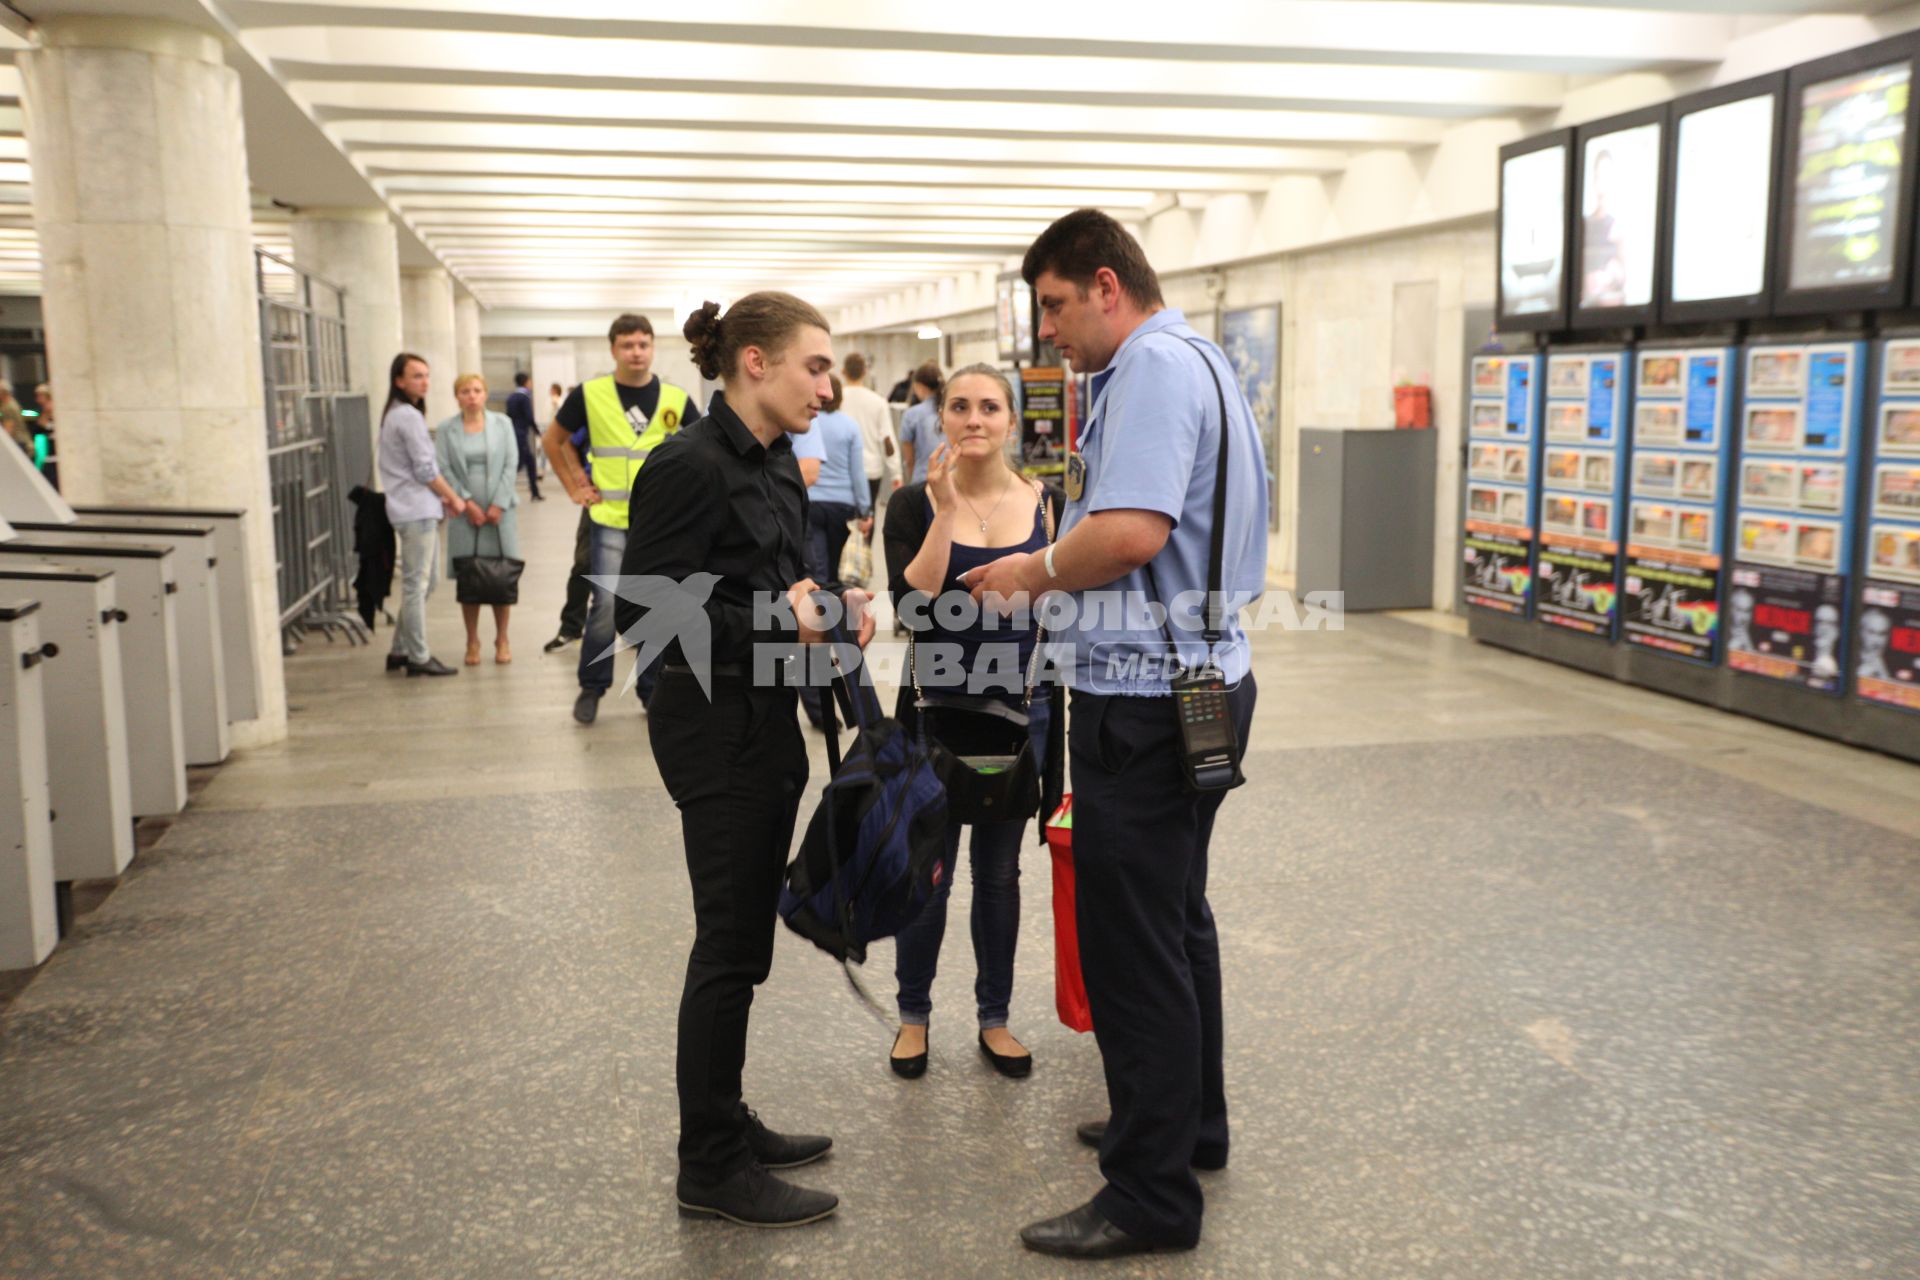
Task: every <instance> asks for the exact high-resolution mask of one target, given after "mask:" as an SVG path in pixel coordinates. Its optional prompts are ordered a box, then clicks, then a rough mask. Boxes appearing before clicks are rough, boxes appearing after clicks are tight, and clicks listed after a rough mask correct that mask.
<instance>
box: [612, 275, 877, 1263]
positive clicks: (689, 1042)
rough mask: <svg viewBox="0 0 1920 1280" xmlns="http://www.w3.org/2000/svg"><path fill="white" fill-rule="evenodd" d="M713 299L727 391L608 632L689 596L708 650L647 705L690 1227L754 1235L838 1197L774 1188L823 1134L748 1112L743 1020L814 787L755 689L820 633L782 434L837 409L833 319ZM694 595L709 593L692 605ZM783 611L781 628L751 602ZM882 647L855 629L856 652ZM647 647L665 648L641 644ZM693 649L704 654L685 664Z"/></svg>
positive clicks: (659, 509)
mask: <svg viewBox="0 0 1920 1280" xmlns="http://www.w3.org/2000/svg"><path fill="white" fill-rule="evenodd" d="M719 311H720V308H719V307H718V306H716V305H714V304H713V303H708V304H707V305H706V306H705V307H704V308H702V309H701V310H700V311H698V312H696V313H694V316H693V318H692V319H690V320H688V321H687V326H686V334H687V338H688V340H689V341H690V342H691V343H692V344H693V353H694V360H695V362H696V363H697V364H698V366H699V368H700V372H701V374H702V375H703V376H705V377H707V378H719V379H723V380H724V381H725V384H726V390H725V391H724V392H723V393H721V394H718V395H715V396H714V397H713V401H712V403H711V404H710V405H709V406H708V415H707V417H706V418H704V419H702V420H701V422H700V423H699V424H698V425H697V426H695V427H693V428H691V429H689V430H687V431H683V432H681V433H680V434H679V435H678V436H676V437H675V438H673V439H671V440H668V441H667V442H666V443H665V444H663V445H661V446H660V447H659V449H657V450H656V451H655V452H654V454H653V457H652V459H651V460H650V461H649V462H648V464H647V467H646V469H645V470H644V471H642V472H641V473H640V479H639V483H638V487H637V492H636V494H635V499H634V521H633V528H632V536H631V537H630V539H629V540H628V542H627V549H626V557H625V560H624V562H623V564H622V566H621V574H622V576H623V578H625V579H626V580H627V581H626V582H623V583H622V589H621V600H620V604H619V606H618V607H617V609H616V617H615V621H616V622H617V623H618V624H619V627H620V633H621V634H622V635H623V636H629V637H630V638H633V637H639V636H642V635H643V634H645V633H647V631H648V624H649V622H650V621H653V620H654V619H653V608H651V607H649V605H647V604H645V603H641V602H640V601H639V600H636V599H634V598H633V597H634V596H637V595H641V594H642V593H643V592H642V588H643V584H644V583H647V582H651V583H654V584H658V583H660V582H662V581H663V580H664V581H666V582H669V583H673V584H687V589H686V590H684V591H682V590H681V589H680V588H677V587H676V588H673V589H672V590H673V591H674V592H678V593H680V594H679V596H678V597H677V598H676V601H675V604H676V607H693V603H694V602H695V601H696V600H697V602H698V604H697V607H698V609H699V610H701V611H702V612H703V613H704V618H703V619H700V620H699V621H702V622H703V623H704V626H703V627H697V628H696V631H698V630H704V631H705V632H706V635H705V636H704V637H702V639H703V640H704V641H705V643H700V642H696V641H692V640H690V639H689V632H688V629H687V627H686V626H685V624H684V622H681V623H676V624H675V630H674V638H673V639H672V640H671V642H670V643H668V644H667V647H666V653H665V661H664V663H663V665H662V668H661V675H660V683H659V687H658V689H657V690H656V692H655V694H654V697H653V701H652V703H651V705H650V708H649V715H648V718H647V728H648V734H649V737H650V738H651V741H652V746H653V758H654V761H655V763H656V764H657V765H658V766H659V769H660V778H661V781H663V782H664V783H665V784H666V787H667V791H668V794H670V795H671V796H672V797H673V802H674V804H675V805H676V806H677V807H678V808H679V810H680V825H681V831H682V834H683V836H684V839H685V842H686V857H687V875H688V878H689V879H690V880H691V881H692V885H693V912H694V942H693V952H692V954H691V956H690V957H689V958H688V961H687V979H686V988H685V990H684V992H683V993H682V996H681V1000H680V1024H679V1048H678V1057H677V1064H676V1070H675V1074H676V1077H677V1080H678V1085H679V1092H680V1178H679V1182H678V1184H677V1186H676V1188H675V1194H676V1197H677V1199H678V1201H679V1205H680V1209H681V1211H682V1212H683V1213H688V1214H694V1215H711V1216H714V1217H719V1218H723V1219H726V1220H728V1221H730V1222H737V1223H741V1224H743V1225H746V1226H754V1227H790V1226H798V1225H800V1224H802V1223H807V1222H816V1221H818V1220H820V1219H821V1218H824V1217H826V1216H828V1215H829V1214H831V1213H832V1212H833V1211H834V1209H835V1208H836V1206H837V1205H838V1204H839V1201H838V1200H837V1199H836V1198H835V1197H834V1196H831V1195H828V1194H826V1193H825V1192H820V1191H809V1190H806V1189H805V1188H802V1187H797V1186H794V1185H793V1184H791V1183H788V1182H786V1181H784V1180H783V1179H781V1178H779V1177H777V1176H775V1175H774V1174H772V1173H769V1172H768V1170H769V1169H790V1168H794V1167H796V1166H798V1165H803V1164H809V1163H811V1162H813V1161H815V1160H818V1159H820V1158H821V1157H823V1156H825V1155H826V1154H827V1152H828V1149H829V1148H831V1147H832V1145H833V1142H832V1140H831V1139H829V1138H825V1137H807V1136H799V1135H793V1136H788V1135H783V1134H779V1133H775V1132H773V1131H772V1130H770V1129H768V1128H767V1127H766V1126H765V1125H763V1124H761V1123H760V1121H759V1119H758V1118H757V1117H756V1116H755V1115H754V1113H753V1112H752V1111H750V1110H748V1109H747V1106H746V1104H745V1102H744V1101H743V1100H742V1098H741V1083H740V1077H741V1070H742V1068H743V1066H744V1065H745V1062H746V1054H747V1013H748V1010H749V1009H750V1008H751V1006H752V1004H753V992H754V988H755V987H757V986H758V985H759V984H760V983H762V982H764V981H765V980H766V978H767V974H768V971H769V970H770V968H771V967H772V964H773V935H774V914H775V913H774V908H775V906H776V904H777V903H778V901H779V895H780V881H781V875H782V873H783V871H784V870H785V867H786V863H787V856H788V853H789V850H790V849H791V846H792V843H793V828H794V822H795V820H796V818H797V816H798V813H799V806H800V796H801V793H802V791H804V790H805V788H806V784H807V748H806V742H805V740H804V739H803V738H802V737H801V734H800V726H799V721H798V719H797V717H796V715H795V705H794V704H795V701H796V697H795V690H794V689H793V688H791V687H787V686H785V685H782V684H767V685H761V684H758V683H756V682H755V678H754V672H755V669H756V665H757V664H756V662H755V652H756V649H757V648H758V647H759V646H762V645H773V646H788V645H791V644H792V642H793V641H794V639H795V638H796V627H795V625H794V623H795V622H797V637H798V639H799V640H800V641H802V642H803V643H817V642H819V641H821V640H823V639H824V638H825V636H824V635H823V633H822V631H821V630H820V629H819V627H818V625H817V618H816V616H815V615H814V612H813V610H812V609H811V599H810V593H811V592H812V591H813V590H814V589H815V584H814V583H813V582H812V581H811V580H809V579H807V578H806V577H805V576H804V572H803V570H802V568H801V548H802V547H803V546H804V545H805V541H806V511H807V491H806V485H805V484H804V483H803V482H802V481H801V478H800V468H799V466H798V465H797V464H796V463H795V461H794V457H793V445H792V442H791V441H790V440H789V439H788V435H787V433H788V432H798V433H805V432H806V431H807V430H809V429H810V427H811V426H812V422H813V417H814V415H815V414H817V413H818V412H819V411H820V407H821V404H822V403H823V402H824V401H826V400H827V399H829V398H830V397H831V395H832V390H833V389H832V386H831V385H830V384H829V382H828V380H827V371H828V370H829V369H830V368H831V367H832V365H833V350H832V346H831V344H830V343H829V341H828V337H827V325H826V321H825V320H823V319H821V317H820V313H819V312H818V311H816V310H814V308H812V307H811V306H809V305H807V304H806V303H805V302H802V301H801V300H800V299H798V298H795V297H792V296H791V295H788V294H784V293H756V294H750V295H749V296H747V297H745V298H742V299H740V300H739V301H738V302H736V303H734V304H733V306H732V308H730V309H729V310H728V312H727V314H726V317H725V319H724V320H723V319H721V317H720V315H719ZM694 582H698V583H699V584H701V589H700V590H699V591H694V590H692V585H693V583H694ZM782 596H785V597H786V598H787V600H788V601H789V602H790V603H791V604H792V606H793V617H794V621H793V622H787V623H786V624H785V625H783V624H782V622H781V621H780V619H779V618H778V617H777V615H776V614H775V612H774V611H773V610H772V609H768V608H761V609H760V610H758V611H757V612H756V608H755V601H756V600H757V601H761V602H763V603H764V602H767V601H770V600H777V599H779V598H780V597H782ZM871 635H872V621H871V619H870V618H869V619H867V620H865V622H864V624H863V626H862V627H861V633H860V643H862V644H865V643H866V641H867V640H868V639H869V638H870V637H871ZM646 638H647V640H648V641H649V642H654V641H664V640H666V638H667V637H666V636H664V635H660V636H654V635H650V634H648V635H646ZM689 649H692V650H693V651H692V652H689Z"/></svg>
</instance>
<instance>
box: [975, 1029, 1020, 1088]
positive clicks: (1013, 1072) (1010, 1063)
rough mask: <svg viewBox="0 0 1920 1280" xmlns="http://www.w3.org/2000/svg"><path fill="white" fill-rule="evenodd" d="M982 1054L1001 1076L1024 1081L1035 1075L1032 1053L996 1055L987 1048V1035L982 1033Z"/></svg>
mask: <svg viewBox="0 0 1920 1280" xmlns="http://www.w3.org/2000/svg"><path fill="white" fill-rule="evenodd" d="M980 1052H981V1053H982V1054H984V1055H986V1059H987V1061H988V1062H991V1063H992V1064H993V1069H994V1070H995V1071H998V1072H999V1073H1000V1074H1001V1075H1003V1076H1007V1077H1009V1078H1010V1079H1014V1080H1024V1079H1025V1078H1026V1077H1028V1076H1030V1075H1032V1074H1033V1055H1032V1054H1030V1053H1018V1054H1010V1053H995V1052H994V1051H993V1050H992V1049H989V1048H988V1047H987V1033H986V1032H984V1031H982V1032H981V1033H980Z"/></svg>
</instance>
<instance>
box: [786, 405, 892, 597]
mask: <svg viewBox="0 0 1920 1280" xmlns="http://www.w3.org/2000/svg"><path fill="white" fill-rule="evenodd" d="M828 376H829V377H830V378H831V379H832V380H833V399H832V400H830V401H828V402H827V405H826V407H825V409H824V410H823V411H822V412H821V414H820V416H819V417H817V418H815V419H814V420H813V430H812V431H809V432H807V433H806V434H805V435H803V436H796V437H795V444H796V446H799V445H800V443H801V442H802V441H804V442H805V444H806V446H808V447H807V448H805V450H804V452H805V453H806V454H807V455H809V456H812V457H817V458H818V459H819V460H820V473H819V476H818V477H817V478H816V479H815V480H814V481H813V482H812V484H811V485H809V487H808V489H807V550H806V567H807V576H808V577H810V578H812V579H813V580H814V581H815V582H818V583H820V584H821V585H822V586H825V585H827V584H829V583H833V582H836V581H838V580H839V577H840V553H841V551H842V550H844V549H845V548H846V545H847V533H848V529H847V526H848V525H849V524H850V523H851V522H852V521H853V519H854V517H855V516H858V517H860V519H861V525H860V532H861V534H862V535H863V536H864V535H865V534H866V532H867V530H868V529H870V528H872V527H873V526H872V525H871V524H870V523H868V522H869V521H870V520H871V519H872V518H873V516H872V512H873V498H872V494H871V493H870V492H869V490H868V488H867V461H866V444H865V442H864V441H863V440H862V439H861V436H860V424H859V423H857V422H855V421H854V420H853V416H852V415H851V414H847V413H842V412H841V411H840V405H841V402H842V399H843V393H842V391H841V387H840V378H839V375H838V374H829V375H828ZM802 452H803V450H802V449H801V448H800V447H796V448H795V450H794V454H795V456H796V457H798V456H800V455H801V453H802Z"/></svg>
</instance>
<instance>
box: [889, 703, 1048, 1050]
mask: <svg viewBox="0 0 1920 1280" xmlns="http://www.w3.org/2000/svg"><path fill="white" fill-rule="evenodd" d="M1050 711H1051V708H1050V707H1049V706H1048V705H1047V699H1046V697H1045V696H1044V693H1036V695H1035V697H1034V700H1033V710H1032V713H1031V715H1030V716H1029V718H1028V722H1027V731H1028V733H1029V734H1030V735H1031V737H1032V740H1033V750H1034V756H1035V758H1036V760H1038V761H1040V762H1042V763H1044V762H1045V760H1046V756H1047V720H1048V716H1049V713H1050ZM1027 823H1028V819H1026V818H1022V819H1020V820H1019V821H1018V822H1011V821H1009V822H976V823H975V824H974V825H973V844H972V860H971V865H972V867H973V962H974V965H975V969H976V976H975V978H974V981H973V999H974V1003H975V1005H977V1006H978V1009H979V1014H980V1029H981V1030H982V1031H989V1030H992V1029H993V1028H994V1027H1004V1026H1006V1025H1007V1003H1008V1002H1009V1001H1010V1000H1012V998H1013V953H1014V948H1015V946H1016V945H1017V944H1018V943H1019V941H1020V845H1021V842H1022V841H1024V840H1025V839H1026V838H1027V831H1028V826H1027ZM961 825H962V824H960V823H958V822H950V823H948V824H947V861H948V864H949V873H948V874H947V875H946V876H945V877H943V878H942V879H941V881H940V886H939V887H938V888H937V889H935V890H934V891H933V896H932V897H931V898H929V899H927V905H926V906H925V907H922V908H921V910H920V914H919V915H918V916H915V917H914V920H913V923H912V924H910V925H908V926H907V927H906V928H904V929H902V930H901V931H900V937H899V938H898V939H897V941H896V943H895V950H894V961H893V976H894V978H895V979H896V980H897V981H898V982H899V984H900V994H899V997H898V1003H899V1006H900V1021H901V1022H902V1023H904V1024H906V1025H908V1026H916V1027H924V1026H925V1025H927V1018H928V1016H929V1015H930V1014H932V1012H933V977H934V972H935V970H937V969H938V968H939V966H940V941H941V939H942V938H943V937H945V935H946V932H947V898H948V897H949V895H950V893H951V890H952V888H953V875H952V873H951V868H952V867H953V866H954V865H957V863H958V860H959V856H960V830H961Z"/></svg>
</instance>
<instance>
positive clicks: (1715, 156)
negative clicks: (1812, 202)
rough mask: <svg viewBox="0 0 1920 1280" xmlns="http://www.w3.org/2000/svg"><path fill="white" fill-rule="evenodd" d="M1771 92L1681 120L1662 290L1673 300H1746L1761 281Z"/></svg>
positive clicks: (1769, 192) (1769, 189) (1769, 182)
mask: <svg viewBox="0 0 1920 1280" xmlns="http://www.w3.org/2000/svg"><path fill="white" fill-rule="evenodd" d="M1774 96H1775V95H1773V94H1771V93H1763V94H1760V95H1758V96H1757V97H1752V98H1742V99H1740V100H1739V101H1737V102H1728V103H1723V104H1722V105H1720V106H1717V107H1708V108H1706V109H1705V110H1702V111H1695V112H1692V113H1690V114H1688V115H1685V116H1682V117H1681V118H1680V123H1679V126H1678V136H1677V142H1676V145H1677V147H1678V148H1679V158H1678V162H1677V163H1676V164H1675V166H1674V194H1673V254H1672V261H1673V283H1672V285H1671V286H1670V287H1669V290H1668V292H1669V294H1670V295H1671V296H1672V298H1673V299H1674V301H1676V302H1704V301H1707V300H1708V299H1713V298H1745V297H1750V296H1752V295H1754V294H1757V293H1759V292H1760V291H1761V290H1762V289H1764V288H1765V287H1766V282H1767V211H1768V209H1769V208H1770V207H1771V206H1772V202H1773V117H1774Z"/></svg>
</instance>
